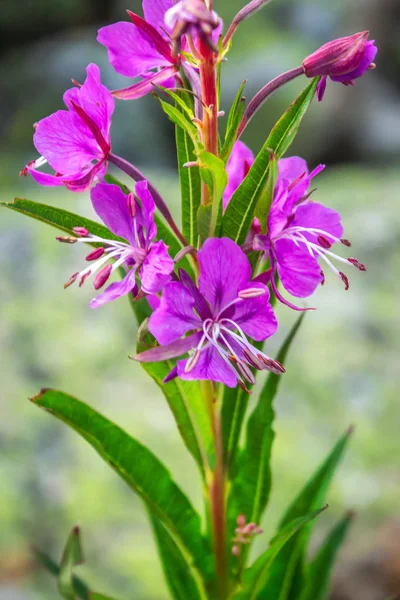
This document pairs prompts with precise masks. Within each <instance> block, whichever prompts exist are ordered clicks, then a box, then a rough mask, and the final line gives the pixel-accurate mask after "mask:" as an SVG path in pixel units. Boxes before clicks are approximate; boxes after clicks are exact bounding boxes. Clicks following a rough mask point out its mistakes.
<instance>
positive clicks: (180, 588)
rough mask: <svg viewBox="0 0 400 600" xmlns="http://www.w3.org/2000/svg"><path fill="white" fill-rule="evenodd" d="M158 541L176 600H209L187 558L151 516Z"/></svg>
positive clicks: (166, 577)
mask: <svg viewBox="0 0 400 600" xmlns="http://www.w3.org/2000/svg"><path fill="white" fill-rule="evenodd" d="M150 519H151V523H152V526H153V531H154V535H155V538H156V541H157V546H158V552H159V556H160V559H161V564H162V568H163V571H164V576H165V579H166V581H167V584H168V587H169V589H170V592H171V594H172V596H173V598H175V599H176V600H189V598H190V600H207V599H208V596H207V595H204V589H203V588H201V587H199V586H198V584H197V581H196V579H195V578H194V577H193V576H192V574H191V571H190V565H188V563H187V561H186V559H185V556H184V555H183V554H182V553H181V552H180V550H179V548H178V546H177V545H176V544H175V542H174V540H173V539H172V538H171V536H170V535H169V533H168V531H167V530H166V529H165V527H163V526H162V525H161V523H160V522H159V521H158V520H157V519H156V518H154V517H153V516H151V515H150Z"/></svg>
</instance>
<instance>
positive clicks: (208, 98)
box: [199, 40, 218, 206]
mask: <svg viewBox="0 0 400 600" xmlns="http://www.w3.org/2000/svg"><path fill="white" fill-rule="evenodd" d="M199 50H200V54H201V57H202V59H201V61H200V64H199V68H200V85H201V97H202V101H203V103H204V111H203V127H202V141H203V144H204V148H205V150H206V151H207V152H210V153H211V154H214V155H215V156H218V99H217V72H216V55H215V53H214V52H213V51H212V50H211V49H210V48H209V47H208V46H207V45H206V44H205V43H204V42H203V41H202V40H199ZM201 203H202V205H203V206H207V204H209V203H210V197H209V190H208V188H207V186H206V185H205V184H204V183H203V186H202V198H201Z"/></svg>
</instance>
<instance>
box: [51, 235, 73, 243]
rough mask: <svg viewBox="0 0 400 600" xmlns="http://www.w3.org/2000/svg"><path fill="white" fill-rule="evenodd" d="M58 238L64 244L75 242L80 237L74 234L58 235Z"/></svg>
mask: <svg viewBox="0 0 400 600" xmlns="http://www.w3.org/2000/svg"><path fill="white" fill-rule="evenodd" d="M56 240H57V241H58V242H62V243H63V244H75V243H76V242H77V241H78V238H76V237H72V235H59V236H57V237H56Z"/></svg>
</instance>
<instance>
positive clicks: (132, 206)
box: [127, 192, 137, 219]
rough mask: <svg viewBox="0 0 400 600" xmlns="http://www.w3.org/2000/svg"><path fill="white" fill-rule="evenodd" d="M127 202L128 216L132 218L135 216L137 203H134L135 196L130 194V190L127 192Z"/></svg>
mask: <svg viewBox="0 0 400 600" xmlns="http://www.w3.org/2000/svg"><path fill="white" fill-rule="evenodd" d="M127 202H128V210H129V216H130V217H131V218H132V219H133V218H135V216H136V211H137V204H136V200H135V196H134V195H133V194H132V192H130V193H129V194H128V200H127Z"/></svg>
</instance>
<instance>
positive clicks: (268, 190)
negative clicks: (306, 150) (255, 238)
mask: <svg viewBox="0 0 400 600" xmlns="http://www.w3.org/2000/svg"><path fill="white" fill-rule="evenodd" d="M277 179H278V161H277V160H276V156H275V154H274V152H273V151H272V150H271V153H270V160H269V169H268V177H267V183H266V186H265V192H264V193H263V195H262V196H261V198H260V199H259V201H258V204H257V206H256V212H255V216H256V217H257V219H258V220H259V221H260V225H261V230H262V231H263V232H266V231H267V223H268V215H269V211H270V208H271V204H272V200H273V199H274V192H275V185H276V182H277Z"/></svg>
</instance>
